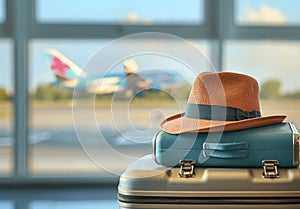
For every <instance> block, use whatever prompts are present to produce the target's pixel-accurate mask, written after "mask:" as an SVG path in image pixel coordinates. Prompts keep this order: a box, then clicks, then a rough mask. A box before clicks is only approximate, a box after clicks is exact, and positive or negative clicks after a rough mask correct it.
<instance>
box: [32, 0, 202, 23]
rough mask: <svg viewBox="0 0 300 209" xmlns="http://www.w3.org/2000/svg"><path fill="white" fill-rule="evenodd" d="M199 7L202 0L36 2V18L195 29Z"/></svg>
mask: <svg viewBox="0 0 300 209" xmlns="http://www.w3.org/2000/svg"><path fill="white" fill-rule="evenodd" d="M203 4H204V2H203V0H189V1H181V0H165V1H159V0H153V1H147V0H140V1H135V0H114V1H97V0H88V1H86V0H79V1H76V4H74V1H72V0H63V1H61V0H55V1H53V0H52V1H49V0H37V1H36V5H37V6H36V18H37V20H38V22H40V23H51V24H55V23H57V24H61V23H69V24H78V23H85V24H93V23H94V24H95V23H96V24H117V25H166V24H167V25H185V24H187V25H199V24H201V23H202V22H203V20H204V9H203V6H204V5H203ZM53 5H57V6H55V7H53ZM170 5H172V9H170Z"/></svg>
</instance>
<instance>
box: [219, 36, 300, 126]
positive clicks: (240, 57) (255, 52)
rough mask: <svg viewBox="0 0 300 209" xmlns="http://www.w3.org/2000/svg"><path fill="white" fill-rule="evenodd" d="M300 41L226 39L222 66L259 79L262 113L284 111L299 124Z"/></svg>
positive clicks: (291, 119) (270, 113) (289, 119)
mask: <svg viewBox="0 0 300 209" xmlns="http://www.w3.org/2000/svg"><path fill="white" fill-rule="evenodd" d="M299 60H300V42H297V41H227V42H226V47H225V57H224V63H225V69H226V70H228V71H236V72H241V73H245V74H248V75H251V76H253V77H255V78H256V79H257V80H258V81H259V83H260V91H261V92H260V96H261V108H262V113H263V115H272V114H286V115H287V116H288V117H287V119H286V120H287V121H292V122H294V123H295V124H296V125H297V127H299V128H300V117H299V116H300V108H299V107H300V82H299V76H300V70H299V68H300V63H299Z"/></svg>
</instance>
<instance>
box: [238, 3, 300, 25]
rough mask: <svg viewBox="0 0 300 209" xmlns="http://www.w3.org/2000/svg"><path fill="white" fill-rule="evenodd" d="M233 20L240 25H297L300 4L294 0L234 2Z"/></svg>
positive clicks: (299, 16)
mask: <svg viewBox="0 0 300 209" xmlns="http://www.w3.org/2000/svg"><path fill="white" fill-rule="evenodd" d="M235 2H236V4H235V20H236V22H237V24H241V25H266V26H268V25H269V26H272V25H277V26H278V25H279V26H284V25H299V24H300V13H299V8H300V2H299V1H294V0H285V1H281V0H236V1H235Z"/></svg>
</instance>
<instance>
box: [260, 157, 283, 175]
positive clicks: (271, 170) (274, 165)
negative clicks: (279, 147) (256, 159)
mask: <svg viewBox="0 0 300 209" xmlns="http://www.w3.org/2000/svg"><path fill="white" fill-rule="evenodd" d="M262 165H263V177H265V178H279V177H280V176H279V172H278V165H279V161H278V160H263V161H262Z"/></svg>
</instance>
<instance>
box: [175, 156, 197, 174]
mask: <svg viewBox="0 0 300 209" xmlns="http://www.w3.org/2000/svg"><path fill="white" fill-rule="evenodd" d="M195 164H196V161H195V160H181V161H179V165H180V170H179V177H181V178H191V177H194V176H195V172H194V168H195Z"/></svg>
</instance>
